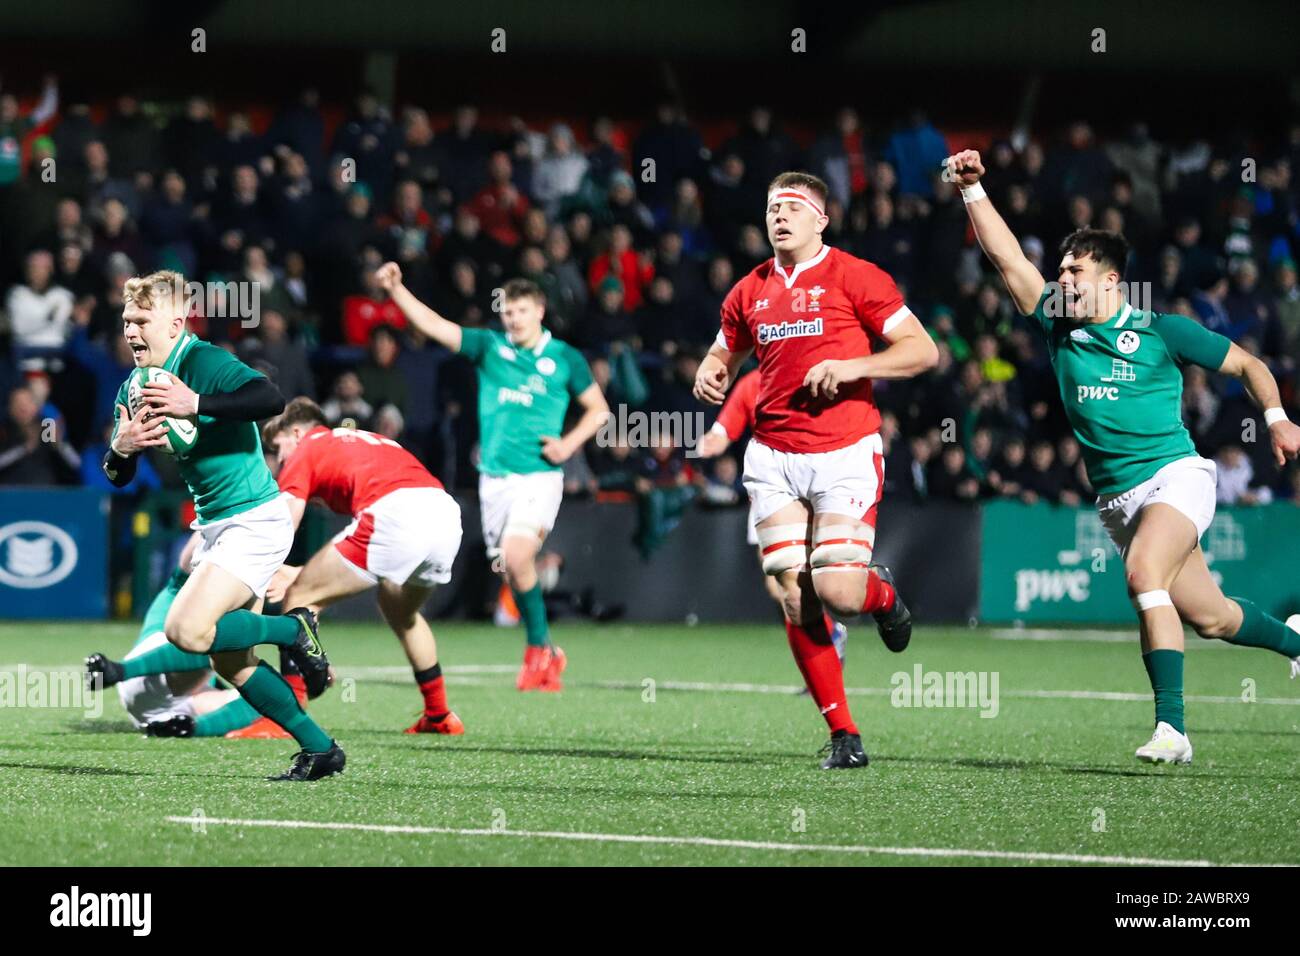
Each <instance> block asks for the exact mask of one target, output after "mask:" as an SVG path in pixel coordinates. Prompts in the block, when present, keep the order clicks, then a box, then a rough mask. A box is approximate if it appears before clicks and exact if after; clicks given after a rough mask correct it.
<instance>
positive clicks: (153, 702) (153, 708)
mask: <svg viewBox="0 0 1300 956" xmlns="http://www.w3.org/2000/svg"><path fill="white" fill-rule="evenodd" d="M201 540H202V537H201V536H200V535H199V534H198V533H197V532H195V533H194V534H193V535H191V537H190V540H189V541H188V542H187V543H186V545H185V548H184V550H183V551H182V552H181V558H180V561H179V562H178V566H177V568H176V570H174V571H173V572H172V574H171V577H169V578H168V579H167V583H166V584H165V585H163V588H162V590H161V591H159V592H158V593H157V594H156V595H154V599H153V601H152V602H151V603H150V604H149V608H148V610H147V611H145V615H144V620H143V621H142V622H141V624H140V634H139V636H138V637H137V638H136V642H135V646H133V647H132V648H131V650H130V652H129V653H128V654H127V655H126V657H124V658H123V659H122V660H120V661H115V660H113V659H111V658H109V657H108V656H106V655H104V654H91V655H90V656H89V657H87V658H86V686H87V688H88V689H90V690H101V689H104V688H107V687H114V686H116V687H117V694H118V699H119V700H121V702H122V706H123V707H124V708H125V709H126V712H127V714H129V715H130V717H131V721H132V722H133V723H134V724H135V725H136V727H138V728H139V729H141V730H143V731H144V732H145V734H146V735H148V736H150V737H232V738H254V737H256V738H263V739H265V738H278V737H288V736H289V734H288V732H286V731H285V730H284V729H283V728H282V727H280V725H279V724H277V723H275V722H274V721H270V720H267V718H265V717H262V716H260V715H259V714H258V712H257V711H256V710H254V709H253V708H252V706H250V705H249V703H248V701H246V700H244V699H243V698H242V697H240V696H239V691H236V690H229V689H221V688H217V687H214V686H213V675H212V664H211V660H210V659H209V658H208V655H206V654H190V653H187V652H186V651H182V650H181V649H180V648H178V647H175V646H174V645H172V644H171V642H169V641H168V640H167V635H166V634H165V633H163V622H164V621H165V620H166V619H167V612H168V611H169V610H170V609H171V606H172V602H173V601H175V600H176V595H177V594H179V593H180V590H181V588H182V587H183V586H184V584H185V582H186V581H187V580H189V576H190V571H191V570H192V569H191V566H190V557H191V555H192V554H193V553H194V548H195V547H196V545H197V544H198V542H199V541H201ZM280 672H281V673H282V674H283V675H284V679H285V681H287V682H288V684H289V686H290V687H292V688H293V693H294V696H295V697H297V698H298V702H299V703H300V704H301V703H302V702H303V701H305V700H306V699H307V688H306V685H305V684H304V683H303V680H302V677H301V676H300V675H299V674H298V673H297V668H295V667H294V666H293V662H292V661H291V660H289V658H288V655H287V654H286V653H285V652H284V650H283V649H281V652H280Z"/></svg>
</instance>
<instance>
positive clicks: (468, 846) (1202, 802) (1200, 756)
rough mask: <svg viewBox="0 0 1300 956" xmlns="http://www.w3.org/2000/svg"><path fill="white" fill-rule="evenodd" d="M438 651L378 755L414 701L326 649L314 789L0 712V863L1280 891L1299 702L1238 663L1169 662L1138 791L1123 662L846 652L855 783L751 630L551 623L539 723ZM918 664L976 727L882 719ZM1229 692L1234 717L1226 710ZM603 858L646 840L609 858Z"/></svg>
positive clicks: (58, 633)
mask: <svg viewBox="0 0 1300 956" xmlns="http://www.w3.org/2000/svg"><path fill="white" fill-rule="evenodd" d="M437 631H438V635H439V639H440V646H441V652H442V657H443V663H444V666H445V667H447V668H448V674H449V679H448V685H449V694H450V699H451V702H452V706H453V707H454V708H455V709H456V710H457V712H459V714H460V715H461V717H462V718H464V721H465V724H466V727H467V728H468V733H467V734H466V736H464V737H460V738H454V739H449V738H443V737H423V736H422V737H411V736H403V735H402V734H401V733H400V731H401V729H402V728H403V727H405V726H407V725H408V724H409V723H410V722H411V720H412V719H413V718H414V716H415V715H416V713H417V712H418V710H419V703H420V701H419V695H418V692H417V691H416V689H415V687H414V686H413V684H412V683H411V680H410V677H409V674H408V673H407V672H406V671H405V669H404V667H403V666H402V665H403V659H402V657H401V653H400V650H399V648H398V646H397V644H396V642H395V641H394V640H393V638H392V637H391V636H389V635H387V634H386V633H385V632H384V631H383V630H382V629H381V627H379V626H377V625H376V626H359V625H343V624H334V625H331V624H329V623H328V622H326V624H325V627H324V629H323V631H322V638H323V640H324V642H325V645H326V648H327V650H328V651H329V652H330V654H331V656H332V658H333V659H334V661H335V663H336V665H337V667H338V670H339V672H340V676H341V678H342V681H341V683H340V685H339V686H336V687H335V688H334V689H333V690H331V691H330V692H329V693H328V694H327V695H326V696H325V697H324V698H322V700H321V701H318V702H317V704H316V705H315V706H314V707H313V711H314V713H315V714H316V715H317V716H318V718H319V719H320V721H321V722H322V724H323V725H324V726H325V727H326V729H327V730H329V731H330V732H332V733H333V734H335V735H336V736H337V737H338V739H339V741H340V742H341V743H342V744H343V746H344V747H345V748H346V750H347V753H348V769H347V772H346V774H344V775H343V776H342V777H341V778H335V779H330V780H326V781H322V782H320V783H316V784H310V785H302V784H299V785H288V784H276V783H269V782H266V781H264V779H263V777H264V776H265V775H267V774H270V773H274V772H279V771H281V770H283V769H284V768H285V767H286V766H287V765H288V761H289V757H290V756H291V754H292V752H293V750H294V749H295V748H294V747H293V745H292V742H285V741H226V740H199V741H183V740H151V739H146V738H144V737H142V736H141V735H139V734H138V733H135V732H133V731H132V730H131V729H130V725H129V723H128V722H127V720H126V716H125V713H124V712H123V711H122V709H121V707H120V705H119V704H118V701H117V696H116V694H115V693H111V692H110V693H109V694H108V695H107V698H108V699H107V700H106V701H105V706H104V708H103V715H102V716H101V717H98V718H96V719H86V718H85V717H84V716H83V714H82V712H81V711H80V710H77V709H51V708H48V707H46V708H34V707H23V708H8V707H6V708H4V709H0V806H2V807H3V808H4V810H3V812H2V813H0V864H73V865H93V864H119V865H120V864H128V865H129V864H188V865H212V864H287V863H293V864H331V865H350V864H367V865H406V864H546V865H556V864H559V865H565V864H688V865H689V864H706V865H717V864H722V865H741V864H777V865H796V864H833V865H863V864H877V863H881V864H899V863H903V864H913V863H914V864H953V863H961V864H967V865H978V864H982V863H1005V862H1012V863H1016V862H1025V863H1032V862H1037V860H1036V858H1033V857H1022V856H1020V855H1021V854H1064V855H1067V856H1070V857H1082V858H1085V859H1081V860H1078V861H1077V862H1089V861H1090V859H1091V858H1094V857H1123V858H1131V859H1135V860H1136V859H1139V858H1140V859H1144V860H1146V859H1150V860H1179V861H1192V860H1205V861H1211V862H1215V863H1234V862H1235V863H1300V844H1298V843H1297V841H1296V839H1295V834H1296V827H1297V822H1298V821H1300V788H1297V786H1296V784H1297V780H1298V778H1300V771H1297V758H1298V757H1300V684H1298V683H1296V682H1292V681H1290V680H1288V674H1287V664H1286V661H1285V660H1283V659H1282V658H1281V657H1279V656H1277V655H1275V654H1272V653H1269V652H1266V651H1252V650H1246V649H1242V648H1232V647H1226V646H1223V645H1217V644H1216V645H1208V644H1205V643H1200V644H1198V645H1197V646H1195V647H1193V648H1191V650H1190V651H1189V653H1188V656H1187V691H1188V694H1189V695H1192V696H1191V698H1190V699H1189V702H1188V707H1187V713H1188V726H1189V731H1190V733H1191V736H1192V740H1193V743H1194V745H1195V748H1196V762H1195V764H1194V765H1193V766H1192V767H1190V768H1150V767H1147V766H1145V765H1141V764H1138V763H1137V762H1136V761H1135V760H1134V759H1133V756H1132V754H1133V750H1134V748H1136V747H1137V746H1138V745H1139V744H1141V743H1143V742H1145V740H1146V738H1147V736H1148V735H1149V733H1150V729H1151V715H1152V707H1151V704H1150V702H1149V700H1148V699H1147V696H1146V695H1147V692H1148V688H1147V686H1146V677H1145V674H1144V672H1143V669H1142V666H1141V662H1140V660H1139V656H1138V652H1137V649H1136V647H1135V646H1134V644H1133V643H1132V642H1130V641H1127V640H1125V641H1122V642H1121V641H1115V640H1105V639H1102V638H1104V637H1105V635H1097V634H1095V633H1092V634H1082V635H1078V634H1076V635H1075V636H1074V637H1072V639H1068V640H1008V639H1005V635H1007V634H1008V633H1009V632H996V631H968V630H959V629H952V630H946V629H933V628H932V629H924V630H919V631H918V632H917V634H916V635H915V636H914V638H913V642H912V648H911V649H910V650H909V651H908V652H907V653H905V654H901V655H891V654H889V653H888V652H886V651H885V650H884V648H883V647H882V646H881V644H880V642H879V639H878V638H877V637H876V636H875V633H874V631H873V630H870V629H868V628H865V627H860V628H856V629H854V630H853V631H852V632H851V638H850V652H849V663H848V671H847V680H848V684H849V685H850V687H851V688H856V689H857V692H856V693H851V695H850V702H851V704H852V707H853V711H854V715H855V717H856V719H857V722H858V724H859V726H860V727H861V728H862V730H863V739H864V742H865V744H866V748H867V751H868V753H869V754H870V755H871V766H870V767H869V768H868V769H866V770H858V771H842V772H837V773H824V772H822V771H820V770H819V769H818V768H817V763H818V761H817V758H816V757H815V753H816V751H817V748H818V747H819V746H820V745H821V744H822V742H823V741H824V739H825V736H826V734H825V730H824V725H823V723H822V720H821V718H820V717H819V716H818V714H817V712H816V709H815V708H814V706H813V705H812V704H811V703H810V702H809V700H808V699H807V698H806V697H796V696H794V695H793V694H792V693H791V692H790V685H793V684H795V683H796V682H797V681H798V676H797V672H796V670H795V668H794V665H793V662H792V661H791V660H790V657H789V652H788V651H787V649H786V644H785V637H784V635H783V633H782V632H781V629H780V628H779V627H777V626H771V627H740V626H722V627H715V626H703V625H702V626H699V627H694V628H687V627H653V626H607V627H603V628H597V627H591V626H585V625H577V624H568V623H562V624H560V625H559V626H558V627H557V628H556V632H555V634H556V638H557V640H558V641H559V643H560V644H561V645H562V646H563V647H564V648H565V649H566V650H567V651H568V653H569V661H570V664H569V670H568V672H567V674H566V675H565V677H566V683H567V686H566V689H565V690H564V692H563V693H562V694H558V695H554V694H538V693H529V694H520V693H518V692H517V691H515V690H514V687H513V667H514V665H515V664H516V663H517V661H518V659H519V657H520V653H521V650H520V648H521V644H522V641H521V635H520V634H519V632H518V631H504V630H498V629H495V628H492V627H490V626H469V625H463V624H462V625H454V626H453V625H443V626H440V627H439V628H438V629H437ZM1036 633H1037V636H1040V637H1060V636H1064V637H1070V634H1069V632H1061V633H1060V634H1055V633H1051V632H1041V633H1039V632H1036ZM133 636H134V627H133V626H130V625H119V624H111V625H110V624H58V625H47V624H4V625H0V669H5V670H13V669H14V668H15V667H16V666H17V665H20V664H25V665H29V666H32V667H45V668H51V667H57V668H74V667H78V666H79V664H78V662H79V661H80V660H81V658H82V657H83V656H84V655H85V654H86V653H88V652H90V651H93V650H103V651H106V652H110V653H112V654H114V655H120V654H122V653H124V652H125V650H126V649H127V648H128V647H129V646H130V644H131V641H132V638H133ZM1090 637H1091V638H1092V639H1088V638H1090ZM918 663H919V664H921V665H922V666H923V668H924V669H925V670H926V671H932V670H938V671H968V670H969V671H986V672H996V674H997V676H998V690H999V702H998V703H999V706H998V712H997V715H996V716H995V717H988V718H985V717H981V716H980V715H979V710H978V709H960V710H959V709H933V708H921V709H914V708H899V707H893V706H891V702H890V697H889V694H888V691H889V689H890V678H891V675H892V674H894V673H895V672H897V671H907V672H909V673H910V672H911V671H912V668H913V667H914V665H916V664H918ZM1248 679H1249V680H1250V681H1253V682H1254V684H1253V690H1254V696H1255V697H1256V698H1257V699H1256V702H1254V703H1246V702H1243V701H1242V700H1241V698H1242V696H1243V681H1247V680H1248ZM11 680H12V679H11ZM651 681H653V682H654V684H653V685H651V684H650V682H651ZM678 683H681V684H683V685H687V686H683V687H681V688H680V689H674V685H675V684H678ZM1249 686H1250V685H1246V689H1247V690H1249ZM652 687H653V690H652ZM1043 691H1048V692H1058V691H1082V692H1112V693H1113V695H1114V696H1113V697H1112V698H1110V699H1099V698H1100V697H1101V695H1099V694H1098V695H1095V696H1087V697H1083V698H1067V697H1061V696H1044V695H1042V694H1040V693H1039V692H1043ZM1130 695H1137V697H1136V699H1128V698H1129V696H1130ZM1198 697H1214V698H1220V700H1218V701H1214V702H1211V701H1199V700H1197V699H1196V698H1198ZM168 817H195V818H196V819H197V818H198V817H201V818H203V819H204V820H207V821H213V820H217V819H233V820H241V821H249V820H263V821H310V822H315V823H324V824H362V825H378V826H403V827H422V828H430V829H435V830H436V829H439V828H446V829H450V830H457V831H460V830H464V831H470V832H466V833H459V832H457V833H439V832H383V831H379V830H373V829H352V830H348V829H333V830H331V829H290V828H285V827H265V828H264V827H255V826H251V825H247V824H238V825H229V824H220V823H215V822H207V823H206V824H204V825H199V824H198V823H193V824H188V823H176V822H169V821H168V820H167V818H168ZM497 831H500V832H497ZM540 832H545V833H547V834H551V835H545V836H544V835H539V833H540ZM557 833H564V834H569V835H571V836H569V837H560V836H556V835H555V834H557ZM628 835H631V836H650V837H654V838H656V841H658V842H627V841H619V840H614V839H611V838H612V837H615V836H628ZM581 836H586V837H589V838H579V837H581ZM709 840H714V841H742V842H744V843H756V844H761V846H748V845H744V846H734V845H726V844H724V845H708V843H707V842H706V841H709ZM827 846H833V847H841V848H842V847H858V848H874V849H872V850H871V851H870V852H867V851H859V850H853V851H848V852H844V851H835V850H831V849H824V847H827ZM800 847H819V848H821V849H800ZM885 848H899V849H918V848H919V849H922V850H929V851H934V852H932V853H922V854H917V855H898V854H893V853H886V852H881V851H882V850H883V849H885ZM957 850H961V851H975V852H978V853H987V852H989V851H994V852H995V853H1010V854H1014V856H1012V857H1009V858H999V857H997V856H977V855H976V856H971V855H950V854H951V851H957ZM940 851H942V852H940ZM1046 859H1047V861H1048V862H1051V858H1050V857H1048V858H1046Z"/></svg>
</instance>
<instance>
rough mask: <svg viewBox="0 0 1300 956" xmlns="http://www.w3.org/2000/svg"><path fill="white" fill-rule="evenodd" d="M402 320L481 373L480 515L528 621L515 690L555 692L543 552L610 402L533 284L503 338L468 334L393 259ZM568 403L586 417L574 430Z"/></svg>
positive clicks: (385, 274) (556, 656) (517, 291)
mask: <svg viewBox="0 0 1300 956" xmlns="http://www.w3.org/2000/svg"><path fill="white" fill-rule="evenodd" d="M375 279H376V281H377V282H378V284H379V286H380V287H381V288H383V289H385V290H387V292H388V294H389V295H391V296H392V298H393V301H394V302H395V303H397V307H398V308H400V309H401V310H402V314H403V315H405V316H406V318H407V319H408V320H410V322H411V324H412V325H414V326H415V327H416V328H418V329H419V330H420V331H421V332H423V333H424V334H425V335H427V336H429V338H431V339H433V340H434V341H435V342H437V343H438V344H439V345H441V346H443V347H444V348H446V349H449V350H450V351H452V352H459V353H460V354H461V355H463V356H465V357H466V358H467V359H469V360H470V361H471V362H473V363H474V365H475V367H477V369H478V416H479V449H480V454H479V508H480V510H481V512H482V519H483V521H482V523H483V539H484V541H485V542H486V543H487V551H488V557H490V558H492V559H493V561H494V562H496V561H497V559H498V558H499V559H500V561H499V564H495V563H494V566H496V567H499V569H500V570H501V571H502V572H503V573H504V574H505V578H506V582H507V583H508V584H509V585H510V589H511V591H512V592H513V594H514V598H515V603H516V604H517V605H518V606H519V615H520V617H521V618H523V622H524V632H525V635H526V639H527V646H526V647H525V649H524V663H523V666H522V667H521V668H520V669H519V676H518V677H517V679H516V680H515V686H516V687H517V688H519V690H542V691H557V690H560V689H561V686H562V685H561V682H560V673H561V672H562V671H563V670H564V667H565V664H566V659H565V656H564V652H563V651H562V650H560V648H558V647H556V646H555V645H553V644H552V643H551V638H550V633H549V630H548V628H547V623H546V604H545V601H544V600H543V598H542V587H541V585H540V584H539V583H538V581H537V566H536V560H537V552H538V551H539V550H540V549H541V546H542V542H543V541H544V540H545V539H546V535H547V534H549V533H550V531H551V528H553V527H554V526H555V516H556V515H557V514H558V513H559V510H560V499H561V498H562V497H563V496H564V475H563V471H562V470H561V466H562V465H563V463H564V462H565V461H566V460H567V459H568V458H569V457H570V456H571V455H573V453H574V452H576V451H577V450H578V449H580V448H581V447H582V446H583V445H584V444H585V443H586V442H587V440H588V439H590V438H591V437H593V436H594V435H595V434H596V432H598V431H600V427H601V425H603V424H604V423H605V419H606V418H607V417H608V416H609V405H608V404H606V402H605V396H604V395H603V394H601V391H600V386H599V385H597V384H596V383H595V382H594V381H593V380H592V377H591V369H590V368H589V367H588V366H587V360H586V359H585V358H583V357H582V353H581V352H579V351H578V350H577V349H575V348H573V347H572V346H570V345H567V344H565V343H564V342H561V341H559V340H558V339H554V338H552V337H551V333H550V332H548V331H546V330H545V329H543V328H542V319H543V318H544V317H545V315H546V297H545V295H543V294H542V290H541V289H539V288H538V287H537V286H536V285H535V284H534V283H532V282H529V281H528V280H526V279H512V280H510V281H509V282H507V283H506V284H505V286H504V287H503V289H502V299H503V302H502V310H501V322H502V325H504V326H505V332H504V333H503V332H497V331H493V330H488V329H463V328H461V327H460V326H459V325H457V324H456V323H455V322H451V321H449V320H447V319H445V318H443V317H442V316H440V315H439V314H438V313H437V312H435V311H433V309H430V308H429V307H428V306H426V305H424V304H423V303H422V302H420V300H419V299H417V298H416V297H415V296H414V295H413V294H412V293H411V291H410V290H409V289H407V288H406V286H404V285H402V271H401V269H400V268H399V267H398V265H397V263H395V262H387V263H385V264H384V265H382V266H380V267H379V269H378V271H377V272H376V273H375ZM570 399H573V400H576V401H577V403H578V405H579V406H581V408H582V416H581V417H580V418H579V419H578V421H577V423H576V424H575V425H574V426H573V428H571V429H570V430H569V431H568V432H566V433H564V434H561V432H562V431H563V428H564V416H565V414H566V413H567V411H568V409H569V401H570Z"/></svg>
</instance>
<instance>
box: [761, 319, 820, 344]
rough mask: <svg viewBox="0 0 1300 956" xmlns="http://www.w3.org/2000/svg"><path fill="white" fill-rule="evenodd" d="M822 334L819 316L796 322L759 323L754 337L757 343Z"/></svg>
mask: <svg viewBox="0 0 1300 956" xmlns="http://www.w3.org/2000/svg"><path fill="white" fill-rule="evenodd" d="M821 334H822V320H821V316H818V317H817V318H815V319H800V320H798V321H797V322H782V323H780V324H778V325H760V326H759V327H758V335H757V336H756V339H757V340H758V344H759V345H767V344H768V343H769V342H780V341H781V340H782V339H794V338H803V337H804V336H808V335H821Z"/></svg>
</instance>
